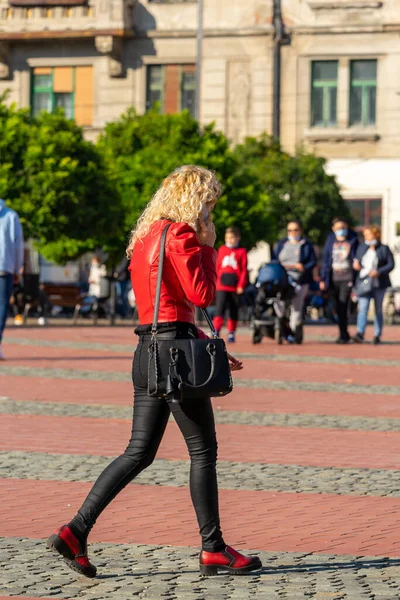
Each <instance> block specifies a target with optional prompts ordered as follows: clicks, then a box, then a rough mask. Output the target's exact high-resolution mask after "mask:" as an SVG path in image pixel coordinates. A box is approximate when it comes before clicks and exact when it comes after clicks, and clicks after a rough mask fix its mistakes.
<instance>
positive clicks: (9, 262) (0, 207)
mask: <svg viewBox="0 0 400 600" xmlns="http://www.w3.org/2000/svg"><path fill="white" fill-rule="evenodd" d="M23 264H24V236H23V233H22V227H21V223H20V220H19V217H18V215H17V213H16V212H15V211H13V210H11V208H8V207H7V206H6V203H5V201H4V200H2V199H1V198H0V360H4V355H3V352H2V349H1V340H2V336H3V331H4V327H5V324H6V320H7V312H8V305H9V302H10V297H11V293H12V289H13V281H15V282H16V281H17V279H18V278H19V275H20V272H21V269H22V267H23Z"/></svg>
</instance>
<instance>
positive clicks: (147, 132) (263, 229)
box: [0, 98, 348, 263]
mask: <svg viewBox="0 0 400 600" xmlns="http://www.w3.org/2000/svg"><path fill="white" fill-rule="evenodd" d="M182 164H197V165H200V166H203V167H206V168H209V169H213V170H215V171H216V173H217V174H218V176H219V178H220V181H221V183H222V185H223V195H222V197H221V199H220V200H219V202H218V204H217V207H216V210H215V217H214V222H215V225H216V229H217V235H218V242H219V243H221V242H222V241H223V236H224V230H225V228H226V227H227V226H229V225H238V226H239V227H240V229H241V231H242V240H243V243H244V245H246V246H247V247H248V248H251V247H252V246H254V245H255V244H256V242H257V241H259V240H266V241H268V242H270V243H273V242H275V241H276V239H277V238H278V237H279V236H280V235H281V234H282V233H283V232H284V230H285V226H286V223H287V221H288V220H290V219H293V218H296V219H298V218H300V219H301V220H302V222H303V224H304V228H305V231H306V233H307V234H308V235H309V236H310V237H311V239H312V240H313V241H314V242H315V243H318V244H321V243H322V242H323V241H324V238H325V236H326V234H327V232H328V231H329V228H330V221H331V219H332V217H333V216H336V215H338V214H340V215H343V216H348V210H347V207H346V205H345V203H344V201H343V199H342V197H341V195H340V192H339V189H338V186H337V184H336V182H335V180H334V178H333V177H331V176H329V175H327V174H326V172H325V170H324V160H323V159H322V158H318V157H316V156H315V155H313V154H309V153H306V152H304V151H302V150H300V151H298V152H297V154H296V155H295V156H291V155H289V154H288V153H286V152H284V151H283V150H282V149H281V147H280V145H279V143H278V142H277V141H275V140H273V139H272V138H269V137H267V136H265V135H264V136H260V137H259V138H248V139H247V140H245V141H244V143H243V144H240V145H238V146H236V147H235V148H232V147H231V145H230V143H229V141H228V139H227V138H226V137H225V136H224V134H222V133H220V132H218V131H216V130H215V128H214V126H213V125H212V124H211V125H208V126H205V127H200V126H199V124H198V123H197V122H196V121H195V119H194V118H193V117H192V116H191V115H190V114H189V113H188V112H183V113H181V114H175V115H160V114H159V113H157V112H156V111H151V112H148V113H146V114H145V115H138V114H137V113H136V112H135V111H134V110H133V109H130V110H128V111H127V112H126V113H125V114H124V115H122V116H121V117H120V118H119V119H118V120H116V121H115V122H113V123H109V124H108V125H107V126H106V128H105V131H104V133H103V134H102V135H101V137H100V139H99V141H98V142H97V144H92V143H91V142H88V141H86V140H85V139H84V137H83V133H82V129H81V128H80V127H78V126H77V125H76V124H75V123H74V122H73V121H71V120H68V119H66V118H65V117H64V115H63V113H62V112H59V113H56V114H54V115H49V114H45V113H42V114H41V115H40V116H38V117H36V118H33V119H32V118H31V116H30V114H29V112H28V111H26V110H18V109H17V108H16V107H15V106H7V105H6V103H5V99H4V98H3V99H2V98H0V197H3V198H5V199H6V200H8V201H9V203H10V204H11V206H12V207H14V208H15V209H16V210H17V211H18V213H19V214H20V216H21V220H22V222H23V225H24V230H25V235H26V236H27V237H32V238H34V239H35V240H36V241H37V244H38V246H39V249H40V251H41V252H42V253H43V255H44V256H45V257H46V258H48V259H49V260H52V261H55V262H59V263H62V262H65V261H66V260H69V259H74V258H77V257H78V256H79V255H81V254H83V253H84V252H86V251H88V250H94V249H95V248H102V249H103V250H105V251H109V252H110V255H111V256H112V257H117V256H119V257H120V256H121V255H122V254H123V252H124V249H125V246H126V242H127V238H128V235H129V231H130V230H131V229H132V227H133V226H134V224H135V222H136V220H137V218H138V217H139V215H140V214H141V212H142V211H143V209H144V207H145V206H146V204H147V203H148V201H149V200H150V198H151V197H152V195H153V194H154V192H155V191H156V189H157V188H158V186H159V185H160V183H161V181H162V179H163V178H164V177H166V176H167V175H168V174H169V173H170V172H171V171H172V170H173V169H175V168H176V167H178V166H180V165H182Z"/></svg>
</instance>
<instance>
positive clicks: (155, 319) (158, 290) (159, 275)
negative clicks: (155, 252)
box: [151, 223, 218, 339]
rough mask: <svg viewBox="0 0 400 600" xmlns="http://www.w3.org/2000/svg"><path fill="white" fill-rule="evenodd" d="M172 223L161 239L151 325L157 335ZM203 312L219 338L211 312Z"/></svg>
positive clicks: (166, 227)
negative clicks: (162, 284) (165, 260)
mask: <svg viewBox="0 0 400 600" xmlns="http://www.w3.org/2000/svg"><path fill="white" fill-rule="evenodd" d="M171 225H172V223H168V225H166V226H165V227H164V229H163V232H162V234H161V240H160V258H159V262H158V271H157V286H156V298H155V301H154V314H153V323H152V326H151V335H152V336H155V335H156V334H157V323H158V313H159V311H160V297H161V283H162V272H163V266H164V257H165V240H166V239H167V233H168V229H169V228H170V227H171ZM201 312H202V313H203V316H204V318H205V320H206V321H207V323H208V326H209V328H210V330H211V334H212V336H213V338H215V339H217V338H218V334H217V332H216V330H215V327H214V325H213V322H212V321H211V319H210V317H209V314H208V312H207V310H206V309H204V308H202V309H201Z"/></svg>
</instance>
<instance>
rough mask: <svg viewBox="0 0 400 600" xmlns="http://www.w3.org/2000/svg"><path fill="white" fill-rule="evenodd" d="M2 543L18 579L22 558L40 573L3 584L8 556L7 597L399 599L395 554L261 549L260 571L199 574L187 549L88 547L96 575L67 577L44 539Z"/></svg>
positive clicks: (2, 589)
mask: <svg viewBox="0 0 400 600" xmlns="http://www.w3.org/2000/svg"><path fill="white" fill-rule="evenodd" d="M0 548H1V549H2V550H3V549H4V548H10V549H12V551H13V554H14V555H15V558H16V560H15V561H13V572H14V575H15V576H16V577H17V578H20V580H21V579H22V578H25V577H26V570H25V567H24V566H23V564H24V563H23V562H22V561H21V560H20V558H24V559H26V557H28V558H29V560H30V561H31V562H32V564H36V565H38V566H40V571H39V573H37V572H36V573H35V574H34V573H30V575H29V582H27V583H28V585H27V586H24V587H23V586H21V584H20V583H19V584H18V583H15V584H14V583H12V582H11V583H9V576H7V580H6V578H5V576H4V569H3V567H4V566H5V561H6V558H3V559H2V560H0V593H2V594H5V595H10V594H13V595H22V596H23V595H30V596H32V595H33V596H39V597H40V596H41V595H42V596H44V597H46V598H48V597H50V596H52V595H53V594H54V595H56V596H57V597H60V598H70V599H75V598H82V599H85V598H87V599H89V598H91V599H93V600H101V599H102V598H107V599H110V598H113V599H119V598H121V599H125V598H128V597H139V598H143V599H145V600H153V599H154V600H155V599H157V600H160V599H161V598H166V599H167V600H168V599H173V598H178V599H179V600H202V599H203V598H204V600H210V598H213V600H252V599H253V598H254V599H257V600H258V599H262V598H268V600H270V598H280V599H281V600H282V598H287V599H289V600H296V599H297V598H303V597H304V598H315V599H316V600H322V599H323V598H324V597H325V598H327V599H328V598H330V599H331V600H332V599H334V600H340V599H341V598H344V599H345V600H363V599H364V598H374V597H377V598H387V599H388V600H389V599H390V600H394V599H395V598H397V597H399V596H398V593H399V586H398V581H399V576H400V559H379V558H376V557H371V558H368V557H363V558H360V557H353V556H340V557H337V556H334V555H318V556H317V555H312V554H304V553H276V552H274V553H268V552H260V553H259V554H260V556H261V558H262V560H263V562H264V565H266V567H265V568H264V570H263V571H261V572H260V573H257V574H249V575H248V576H246V577H232V576H230V575H220V576H218V577H210V578H204V577H201V576H200V574H199V573H198V570H197V569H198V566H197V552H196V553H194V552H193V549H192V548H174V547H165V548H162V547H160V546H155V547H153V546H146V545H143V544H141V545H133V544H132V545H123V544H121V545H113V544H93V545H91V546H90V551H91V553H92V554H93V553H94V554H96V558H99V557H101V558H102V560H103V561H104V565H105V566H104V569H102V572H101V573H100V576H99V577H96V578H95V579H94V580H87V579H85V578H83V577H79V576H78V575H76V574H75V573H73V572H69V571H67V572H68V573H71V574H68V575H65V572H66V569H67V566H66V565H65V564H64V563H63V561H61V560H59V559H58V557H57V556H54V555H53V554H51V553H50V552H48V551H47V550H46V548H45V544H44V541H43V540H40V541H38V540H28V539H14V538H8V539H4V538H0ZM255 552H256V551H255ZM151 556H154V560H152V559H151V558H149V557H151ZM132 567H133V568H132ZM110 576H111V579H110ZM385 594H386V596H385Z"/></svg>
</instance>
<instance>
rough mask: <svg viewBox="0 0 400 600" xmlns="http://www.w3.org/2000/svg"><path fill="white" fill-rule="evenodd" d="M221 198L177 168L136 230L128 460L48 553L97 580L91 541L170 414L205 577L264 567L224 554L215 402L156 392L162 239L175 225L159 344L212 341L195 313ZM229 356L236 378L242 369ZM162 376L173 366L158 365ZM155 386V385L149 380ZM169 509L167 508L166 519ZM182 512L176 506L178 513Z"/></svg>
mask: <svg viewBox="0 0 400 600" xmlns="http://www.w3.org/2000/svg"><path fill="white" fill-rule="evenodd" d="M220 194H221V187H220V184H219V182H218V180H217V178H216V176H215V174H214V173H212V172H211V171H208V170H206V169H203V168H201V167H196V166H192V165H188V166H183V167H180V168H179V169H176V170H175V171H174V172H173V173H171V175H169V176H168V177H167V178H166V179H165V180H164V182H163V184H162V185H161V187H160V189H159V190H158V191H157V192H156V193H155V195H154V197H153V198H152V200H151V201H150V202H149V204H148V206H147V208H146V209H145V211H144V212H143V214H142V216H141V217H140V219H139V220H138V222H137V224H136V228H135V229H134V230H133V231H132V235H131V239H130V242H129V246H128V250H127V255H128V257H129V258H130V271H131V279H132V287H133V291H134V294H135V298H136V303H137V309H138V312H139V320H140V326H139V327H138V328H137V329H136V333H137V335H138V336H139V344H138V347H137V349H136V352H135V357H134V361H133V373H132V374H133V382H134V391H135V400H134V413H133V425H132V436H131V439H130V442H129V444H128V447H127V449H126V450H125V452H124V453H123V454H122V455H121V456H119V457H118V458H117V459H116V460H114V461H113V462H112V463H111V464H110V465H109V466H108V467H107V468H106V469H105V470H104V471H103V473H102V474H101V475H100V477H99V478H98V479H97V481H96V483H95V484H94V486H93V488H92V490H91V491H90V492H89V495H88V497H87V498H86V500H85V501H84V503H83V505H82V506H81V508H80V509H79V511H78V513H77V514H76V516H75V517H74V518H73V519H72V521H70V522H69V523H68V524H67V525H64V526H62V527H61V528H60V529H59V530H58V531H57V532H56V533H55V534H53V535H52V536H51V537H50V538H49V540H48V545H49V546H50V547H51V548H53V549H54V550H56V551H57V552H59V553H60V554H61V555H62V556H63V557H64V558H66V559H67V561H68V563H69V566H70V567H71V568H72V569H74V570H76V571H78V572H79V573H81V574H82V575H86V576H87V577H94V576H95V575H96V567H95V566H94V565H92V564H91V563H90V562H89V558H88V555H87V537H88V534H89V532H90V530H91V529H92V527H93V525H94V524H95V522H96V520H97V518H98V517H99V516H100V514H101V513H102V512H103V510H104V509H105V508H106V507H107V506H108V505H109V504H110V502H111V501H112V500H113V499H114V498H115V496H116V495H117V494H119V492H121V490H123V489H124V487H125V486H126V485H127V484H128V483H130V482H131V481H132V480H133V479H134V478H135V477H136V476H137V475H139V473H140V472H141V471H143V470H144V469H146V468H147V467H148V466H149V465H150V464H151V463H152V462H153V460H154V458H155V456H156V453H157V450H158V447H159V445H160V442H161V440H162V437H163V435H164V431H165V428H166V426H167V423H168V420H169V417H170V414H171V413H172V414H173V416H174V418H175V421H176V423H177V425H178V427H179V429H180V430H181V432H182V434H183V437H184V438H185V441H186V444H187V447H188V451H189V455H190V493H191V498H192V501H193V505H194V508H195V512H196V516H197V520H198V524H199V528H200V535H201V538H202V551H201V553H200V572H201V573H202V574H204V575H217V573H218V570H221V569H222V570H225V571H228V572H229V573H233V574H241V573H247V572H249V571H253V570H255V569H259V568H260V567H261V561H260V559H259V558H258V557H256V556H252V557H249V556H244V555H242V554H240V553H239V552H237V551H236V550H234V549H233V548H231V547H230V546H227V545H226V544H225V542H224V539H223V537H222V532H221V527H220V519H219V509H218V486H217V475H216V460H217V440H216V434H215V424H214V415H213V409H212V404H211V400H210V398H209V397H204V398H202V399H201V400H199V399H197V400H190V399H189V400H186V399H185V400H183V401H181V402H180V403H176V402H173V401H172V400H170V399H169V398H167V397H166V396H162V397H157V396H156V397H154V396H153V395H150V394H149V389H148V388H149V369H148V365H149V353H148V350H149V347H150V345H151V340H152V334H151V330H152V327H151V323H152V320H153V314H154V306H155V297H156V288H157V274H158V265H159V261H160V240H161V236H162V233H163V231H164V230H165V228H166V226H167V225H168V224H169V223H170V227H169V229H168V232H167V236H166V242H165V256H164V266H163V270H162V281H161V294H160V304H159V313H158V323H157V339H160V336H163V335H164V336H166V337H167V338H168V340H169V339H193V338H199V337H203V338H204V337H207V336H206V335H205V334H204V333H203V332H202V331H201V330H199V329H198V328H197V327H196V325H195V306H198V307H201V308H205V307H207V306H208V305H209V304H210V302H211V301H212V300H213V298H214V295H215V287H216V279H217V275H216V269H215V265H216V256H217V253H216V251H215V249H214V244H215V239H216V235H215V229H214V225H213V222H212V216H211V212H212V210H213V208H214V206H215V204H216V202H217V200H218V197H219V196H220ZM228 356H229V360H230V365H231V370H232V371H238V370H240V369H242V368H243V367H242V363H241V362H239V361H238V360H236V359H235V358H233V357H232V356H230V355H228ZM159 368H160V370H161V371H165V370H167V368H168V365H164V364H160V365H159ZM150 383H154V382H153V381H152V380H151V381H150ZM162 510H163V507H162V505H160V507H159V511H160V512H162ZM177 510H179V507H178V508H177Z"/></svg>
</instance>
